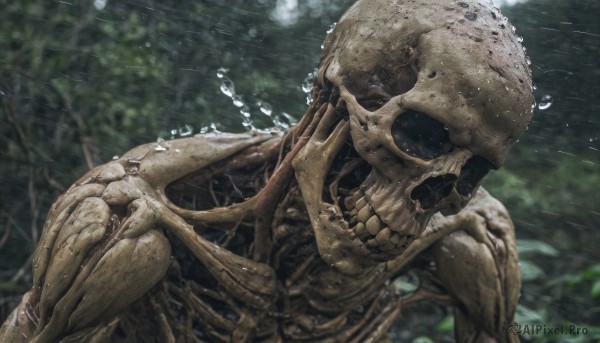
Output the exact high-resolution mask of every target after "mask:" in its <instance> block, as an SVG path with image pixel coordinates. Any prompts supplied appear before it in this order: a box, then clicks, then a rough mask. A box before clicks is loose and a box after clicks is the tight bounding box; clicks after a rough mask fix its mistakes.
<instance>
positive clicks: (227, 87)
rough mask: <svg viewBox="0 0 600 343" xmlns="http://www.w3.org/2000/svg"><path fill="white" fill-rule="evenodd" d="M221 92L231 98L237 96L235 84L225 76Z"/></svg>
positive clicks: (222, 78) (222, 80)
mask: <svg viewBox="0 0 600 343" xmlns="http://www.w3.org/2000/svg"><path fill="white" fill-rule="evenodd" d="M221 92H223V94H225V95H227V96H228V97H230V98H231V97H232V96H233V95H234V94H235V85H234V84H233V81H231V79H230V78H228V77H227V76H224V75H223V77H221Z"/></svg>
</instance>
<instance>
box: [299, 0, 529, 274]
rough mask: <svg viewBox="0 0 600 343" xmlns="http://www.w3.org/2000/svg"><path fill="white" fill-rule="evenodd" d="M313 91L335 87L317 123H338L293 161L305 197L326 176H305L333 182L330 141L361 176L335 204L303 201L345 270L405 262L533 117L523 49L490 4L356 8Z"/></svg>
mask: <svg viewBox="0 0 600 343" xmlns="http://www.w3.org/2000/svg"><path fill="white" fill-rule="evenodd" d="M317 85H318V86H320V87H323V88H326V89H327V88H329V89H332V90H333V91H332V92H334V93H338V92H339V98H336V103H335V104H331V107H332V108H331V109H330V110H329V111H328V113H326V114H325V116H324V118H323V119H322V121H326V122H334V120H332V119H331V118H330V117H331V116H333V117H335V116H336V115H337V120H339V123H338V125H337V126H336V127H335V128H333V129H329V131H328V133H327V134H326V135H323V134H322V133H320V135H321V138H320V139H321V140H320V141H319V138H318V137H319V128H318V129H317V133H318V134H317V135H315V137H312V138H311V141H312V142H311V141H309V143H308V144H307V146H306V147H305V149H304V151H303V152H302V153H301V154H300V156H299V157H298V158H297V159H296V161H295V167H296V173H297V177H298V179H299V184H300V188H301V190H302V193H303V196H304V197H305V198H306V197H307V194H308V193H310V192H320V193H319V194H321V193H322V192H323V189H324V187H325V183H327V182H328V180H330V179H331V177H327V175H326V174H323V175H322V176H319V175H318V173H304V172H303V171H304V169H307V168H308V165H309V164H310V165H313V166H314V165H322V166H323V167H325V168H328V169H329V175H331V170H332V168H333V167H332V166H333V165H334V164H335V162H334V160H335V159H336V158H338V159H339V157H335V156H337V155H339V154H340V151H341V150H342V148H339V147H340V144H339V143H338V144H334V143H333V142H332V140H334V138H335V139H338V140H344V139H345V140H346V142H350V143H351V144H352V145H353V148H354V150H355V151H356V154H357V155H358V156H359V157H360V158H361V159H362V160H364V161H366V163H367V164H368V166H366V167H367V169H368V170H369V172H368V173H365V175H366V176H365V177H364V178H363V180H361V182H360V185H358V186H357V187H356V188H355V189H353V190H352V191H351V192H350V193H351V194H349V195H347V196H345V198H344V201H343V202H341V204H339V203H337V202H336V201H332V203H328V202H327V201H326V200H325V199H324V197H319V199H316V198H315V199H314V200H312V201H310V200H307V201H306V204H307V208H308V212H309V215H310V216H311V220H312V224H313V227H314V228H315V234H316V237H317V243H318V246H319V251H320V253H321V255H322V257H323V258H324V259H325V260H329V262H331V264H332V265H335V266H337V267H338V269H340V270H341V271H343V272H347V273H352V272H356V271H358V270H361V269H363V268H362V267H364V266H366V265H369V264H370V263H377V262H381V261H386V260H389V259H392V258H394V257H396V256H399V255H401V254H402V253H403V252H404V251H405V250H406V249H407V247H408V246H409V245H410V244H412V242H413V241H415V239H417V238H418V237H419V235H420V234H421V233H422V232H423V230H424V229H425V227H426V225H427V223H428V221H429V219H430V218H431V216H432V215H433V214H435V213H436V212H439V211H441V212H442V213H444V214H450V213H456V212H458V211H460V210H461V209H462V208H463V207H464V206H465V205H466V203H467V202H468V201H469V200H470V199H471V197H472V196H473V195H474V193H475V192H476V190H477V188H478V187H479V184H480V182H481V180H482V178H483V177H484V176H485V175H486V174H487V173H488V171H489V170H490V169H497V168H499V167H501V166H502V165H503V163H504V161H505V158H506V155H507V153H508V151H509V149H510V147H511V146H512V144H513V143H515V142H516V141H517V140H518V138H519V137H520V136H521V134H522V133H523V132H524V131H525V130H526V128H527V125H528V123H529V121H530V119H531V115H532V108H531V104H532V102H533V96H532V87H531V76H530V70H529V67H528V60H527V57H526V56H525V52H524V49H523V48H522V46H521V44H520V39H519V38H518V37H517V36H516V35H515V33H514V28H513V27H512V26H511V25H510V24H509V23H508V22H507V20H506V18H505V17H503V16H502V15H501V14H500V13H499V11H498V10H497V9H496V8H494V7H493V6H492V4H491V1H488V0H483V1H460V2H456V1H450V0H444V1H427V0H412V1H409V0H404V1H403V0H376V1H372V0H370V1H367V0H362V1H358V2H357V3H356V4H355V5H354V6H352V7H351V8H350V9H349V10H348V11H347V12H346V14H345V15H344V16H343V17H342V18H341V20H340V21H339V23H338V24H337V25H336V27H335V29H334V30H333V31H332V32H331V33H330V35H329V36H328V37H327V39H326V42H325V47H324V50H323V56H322V64H321V69H320V71H319V76H318V80H317ZM333 107H335V111H333ZM330 112H335V114H333V113H330ZM345 122H348V123H349V124H347V125H342V124H343V123H345ZM319 126H320V127H321V130H326V129H327V128H326V127H325V126H326V125H325V124H323V123H320V125H319ZM330 126H331V125H330ZM341 130H346V131H348V134H347V135H344V134H341V133H340V132H342V131H341ZM328 142H329V143H328ZM324 147H325V148H324ZM330 147H338V148H330ZM318 149H321V151H320V152H318V151H317V150H318ZM311 150H312V152H311ZM309 154H310V158H309V156H308V155H309ZM334 155H335V156H334ZM317 156H320V157H317ZM301 159H303V160H302V161H303V162H301ZM319 159H320V160H322V161H321V162H320V164H319V161H318V160H319ZM369 167H370V168H369ZM313 168H314V167H313ZM362 168H365V166H363V167H362ZM309 179H310V180H309ZM319 186H320V188H319ZM334 186H335V185H334ZM331 188H332V186H331V185H329V189H331ZM326 218H329V220H327V219H326ZM332 222H335V224H332ZM340 240H341V241H340ZM323 255H325V256H323Z"/></svg>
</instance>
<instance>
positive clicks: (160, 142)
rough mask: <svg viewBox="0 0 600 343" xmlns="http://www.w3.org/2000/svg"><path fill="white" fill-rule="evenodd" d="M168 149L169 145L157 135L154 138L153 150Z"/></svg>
mask: <svg viewBox="0 0 600 343" xmlns="http://www.w3.org/2000/svg"><path fill="white" fill-rule="evenodd" d="M167 150H169V145H168V144H167V142H166V141H165V139H164V138H162V137H158V139H156V147H154V151H167Z"/></svg>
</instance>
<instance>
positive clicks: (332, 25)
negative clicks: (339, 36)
mask: <svg viewBox="0 0 600 343" xmlns="http://www.w3.org/2000/svg"><path fill="white" fill-rule="evenodd" d="M336 25H337V23H335V22H334V23H333V24H331V25H330V26H329V30H327V34H330V33H331V32H333V29H335V26H336Z"/></svg>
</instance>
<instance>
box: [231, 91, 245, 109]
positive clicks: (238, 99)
mask: <svg viewBox="0 0 600 343" xmlns="http://www.w3.org/2000/svg"><path fill="white" fill-rule="evenodd" d="M231 100H232V101H233V106H235V107H242V106H244V105H245V104H244V100H243V99H242V96H241V95H237V94H235V95H233V96H232V97H231Z"/></svg>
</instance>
